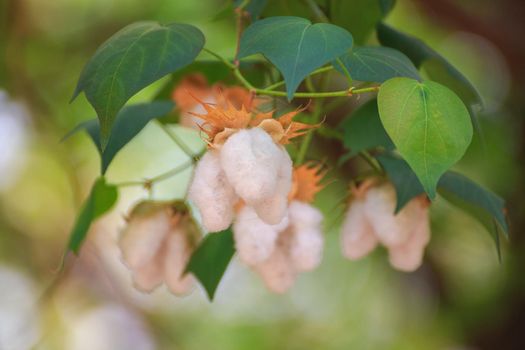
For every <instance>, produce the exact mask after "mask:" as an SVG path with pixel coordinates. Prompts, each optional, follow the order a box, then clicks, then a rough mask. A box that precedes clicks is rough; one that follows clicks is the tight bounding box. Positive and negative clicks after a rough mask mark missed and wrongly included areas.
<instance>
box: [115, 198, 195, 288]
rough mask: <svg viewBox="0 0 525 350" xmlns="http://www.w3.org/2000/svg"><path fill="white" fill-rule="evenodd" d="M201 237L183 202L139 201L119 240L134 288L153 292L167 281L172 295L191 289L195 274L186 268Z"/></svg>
mask: <svg viewBox="0 0 525 350" xmlns="http://www.w3.org/2000/svg"><path fill="white" fill-rule="evenodd" d="M200 236H201V235H200V232H199V230H198V227H197V226H196V224H195V223H194V222H193V219H192V218H191V216H190V214H189V212H188V210H187V209H186V207H185V205H184V204H183V203H179V202H175V203H155V202H149V201H145V202H141V203H139V204H138V205H137V206H136V207H135V208H134V209H133V210H132V212H131V214H130V215H129V218H128V223H127V226H126V227H125V229H124V231H123V232H122V235H121V238H120V242H119V244H120V248H121V251H122V258H123V261H124V263H125V265H126V266H127V267H128V268H129V269H130V270H131V272H132V275H133V282H134V285H135V287H136V288H137V289H138V290H140V291H143V292H151V291H153V290H154V289H156V288H157V287H158V286H160V285H161V284H162V283H165V284H166V286H167V287H168V289H169V290H170V291H171V292H172V293H173V294H176V295H182V294H187V293H188V292H190V290H191V288H192V285H193V277H192V276H191V275H190V274H185V269H186V265H187V263H188V261H189V260H190V257H191V254H192V253H193V251H194V249H195V247H196V246H197V244H198V242H199V240H200Z"/></svg>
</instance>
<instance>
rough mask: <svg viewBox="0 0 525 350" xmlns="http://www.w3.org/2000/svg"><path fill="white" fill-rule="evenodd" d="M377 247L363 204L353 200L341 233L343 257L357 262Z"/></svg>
mask: <svg viewBox="0 0 525 350" xmlns="http://www.w3.org/2000/svg"><path fill="white" fill-rule="evenodd" d="M376 245H377V238H376V236H375V234H374V229H373V228H372V226H371V225H370V223H369V222H368V218H367V217H366V215H365V213H364V203H363V201H361V200H354V201H353V202H352V204H351V205H350V208H348V211H347V213H346V216H345V220H344V222H343V228H342V232H341V248H342V251H343V255H344V256H345V257H346V258H348V259H350V260H357V259H360V258H362V257H364V256H365V255H368V253H370V252H371V251H372V250H374V248H375V247H376Z"/></svg>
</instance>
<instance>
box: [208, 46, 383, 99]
mask: <svg viewBox="0 0 525 350" xmlns="http://www.w3.org/2000/svg"><path fill="white" fill-rule="evenodd" d="M203 51H205V52H207V53H209V54H210V55H212V56H214V57H216V58H217V59H218V60H219V61H221V62H222V63H224V64H225V65H226V66H227V67H229V68H231V69H232V71H233V75H234V76H235V77H236V78H237V80H238V81H239V82H240V83H241V84H242V85H244V87H246V88H247V89H248V90H250V91H253V92H254V93H256V94H258V95H267V96H278V97H287V94H286V92H284V91H273V90H272V89H275V88H276V86H275V85H277V83H275V84H272V85H270V86H269V87H270V88H271V89H268V88H265V89H260V88H256V87H255V86H253V85H252V83H250V82H249V81H248V80H247V79H246V78H245V77H244V75H242V73H241V71H240V70H239V67H237V66H236V65H235V64H233V63H231V62H230V61H228V60H227V59H226V58H224V57H222V56H221V55H219V54H217V53H216V52H213V51H211V50H209V49H206V48H205V49H203ZM331 69H333V67H332V68H328V67H322V68H319V69H318V70H316V71H314V72H312V73H311V74H314V73H315V74H318V73H323V72H326V71H329V70H331ZM281 84H284V82H283V83H281V82H279V85H278V86H281ZM378 90H379V86H372V87H367V88H360V89H356V88H354V87H351V88H349V89H347V90H339V91H328V92H296V93H295V94H294V95H293V97H294V98H295V97H297V98H326V97H350V96H352V95H357V94H363V93H368V92H376V91H378Z"/></svg>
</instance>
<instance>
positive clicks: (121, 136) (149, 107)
mask: <svg viewBox="0 0 525 350" xmlns="http://www.w3.org/2000/svg"><path fill="white" fill-rule="evenodd" d="M173 107H174V104H173V102H170V101H155V102H151V103H141V104H135V105H129V106H126V107H124V108H123V109H122V110H121V111H120V112H119V113H118V114H117V117H116V118H115V125H114V127H113V130H112V132H111V135H110V137H109V140H108V144H107V146H106V148H105V149H104V150H102V146H101V144H100V126H99V125H100V124H99V121H98V120H97V119H91V120H88V121H85V122H83V123H81V124H79V125H77V126H76V127H75V128H74V129H73V130H71V131H70V132H69V133H68V134H67V135H66V136H64V139H66V138H68V137H69V136H71V135H73V134H74V133H76V132H78V131H80V130H86V131H87V132H88V134H89V136H90V137H91V139H92V140H93V142H94V143H95V145H96V146H97V149H98V151H99V153H100V158H101V173H102V174H104V173H105V172H106V170H107V169H108V167H109V165H110V164H111V161H112V160H113V158H114V157H115V155H116V154H117V153H118V152H119V151H120V150H121V149H122V147H124V146H125V145H126V144H127V143H128V142H129V141H131V140H132V139H133V138H134V137H135V136H136V135H137V134H138V133H139V132H140V131H141V130H142V129H143V128H144V127H145V126H146V124H148V122H149V121H151V120H152V119H155V118H159V117H162V116H164V115H166V114H168V113H169V112H170V111H171V110H172V109H173Z"/></svg>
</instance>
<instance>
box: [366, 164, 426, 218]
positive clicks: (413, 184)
mask: <svg viewBox="0 0 525 350" xmlns="http://www.w3.org/2000/svg"><path fill="white" fill-rule="evenodd" d="M376 159H377V160H378V161H379V163H380V164H381V166H382V167H383V169H384V170H385V172H386V173H387V175H388V178H389V179H390V181H391V182H392V184H393V185H394V187H395V189H396V198H397V202H396V209H395V211H394V212H395V213H398V212H399V211H400V210H401V209H403V207H404V206H405V205H406V204H407V203H408V202H409V201H410V200H411V199H412V198H414V197H416V196H418V195H420V194H421V193H424V192H425V190H424V189H423V185H422V184H421V182H420V181H419V179H418V178H417V176H416V174H415V173H414V172H413V171H412V169H410V166H409V165H408V164H407V162H405V161H404V160H403V159H401V158H399V157H396V156H394V155H391V154H381V155H377V156H376Z"/></svg>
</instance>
